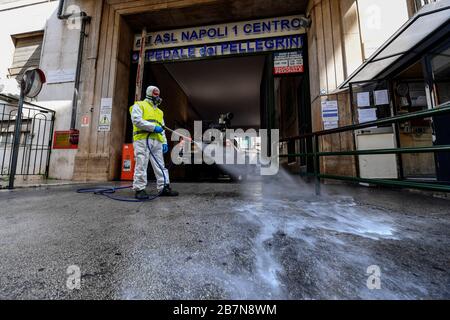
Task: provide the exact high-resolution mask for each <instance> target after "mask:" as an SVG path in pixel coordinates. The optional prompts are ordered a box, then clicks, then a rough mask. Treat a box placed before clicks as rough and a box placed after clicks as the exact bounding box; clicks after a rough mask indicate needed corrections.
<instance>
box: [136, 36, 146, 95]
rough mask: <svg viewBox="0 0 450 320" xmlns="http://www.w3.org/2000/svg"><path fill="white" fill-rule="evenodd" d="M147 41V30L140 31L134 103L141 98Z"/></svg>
mask: <svg viewBox="0 0 450 320" xmlns="http://www.w3.org/2000/svg"><path fill="white" fill-rule="evenodd" d="M146 40H147V29H146V28H144V29H142V33H141V47H140V49H139V62H138V70H137V74H136V91H135V94H134V101H140V100H141V98H142V85H143V80H144V69H145V46H146V44H147V43H146Z"/></svg>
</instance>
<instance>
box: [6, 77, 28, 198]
mask: <svg viewBox="0 0 450 320" xmlns="http://www.w3.org/2000/svg"><path fill="white" fill-rule="evenodd" d="M24 91H25V81H24V80H23V79H22V80H20V98H19V105H18V108H17V116H16V123H15V128H14V144H13V154H12V160H11V166H10V170H9V186H8V189H14V179H15V177H16V169H17V159H18V158H19V147H20V132H21V128H22V109H23V100H24V97H25V92H24Z"/></svg>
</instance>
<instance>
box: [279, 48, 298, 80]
mask: <svg viewBox="0 0 450 320" xmlns="http://www.w3.org/2000/svg"><path fill="white" fill-rule="evenodd" d="M303 71H304V66H303V53H302V52H301V51H294V52H279V53H278V52H277V53H275V54H274V69H273V74H274V75H280V74H291V73H301V72H303Z"/></svg>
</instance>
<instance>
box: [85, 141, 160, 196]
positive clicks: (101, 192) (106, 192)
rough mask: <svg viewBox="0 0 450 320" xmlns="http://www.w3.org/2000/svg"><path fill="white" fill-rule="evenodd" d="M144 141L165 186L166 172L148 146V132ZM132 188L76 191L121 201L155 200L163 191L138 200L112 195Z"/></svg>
mask: <svg viewBox="0 0 450 320" xmlns="http://www.w3.org/2000/svg"><path fill="white" fill-rule="evenodd" d="M146 142H147V149H148V151H150V155H151V156H152V157H153V159H154V160H155V162H156V164H157V165H158V167H159V169H160V170H161V172H162V174H163V177H164V186H165V185H167V178H166V174H165V173H164V166H163V165H161V163H160V162H159V161H158V159H157V158H156V157H155V155H154V154H153V152H152V148H150V133H149V134H148V136H147V140H146ZM132 188H133V186H124V187H97V188H83V189H78V190H77V193H93V194H95V195H101V196H105V197H107V198H109V199H111V200H115V201H121V202H147V201H152V200H155V199H157V198H159V197H160V196H161V194H162V193H163V190H161V191H160V192H159V193H158V194H157V195H154V196H150V198H149V199H147V200H138V199H131V198H123V197H115V196H114V194H115V193H116V191H119V190H126V189H132Z"/></svg>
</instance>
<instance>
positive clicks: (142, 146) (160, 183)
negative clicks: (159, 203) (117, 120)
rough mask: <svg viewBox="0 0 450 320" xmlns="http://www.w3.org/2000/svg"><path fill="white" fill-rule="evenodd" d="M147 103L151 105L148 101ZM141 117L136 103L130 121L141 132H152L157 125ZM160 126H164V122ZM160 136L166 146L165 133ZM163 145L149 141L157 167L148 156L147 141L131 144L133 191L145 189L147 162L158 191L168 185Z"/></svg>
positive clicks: (156, 141) (155, 141) (141, 113)
mask: <svg viewBox="0 0 450 320" xmlns="http://www.w3.org/2000/svg"><path fill="white" fill-rule="evenodd" d="M147 101H148V102H149V103H150V104H151V105H153V104H152V102H151V101H150V100H147ZM142 116H143V112H142V110H141V108H140V107H139V105H138V104H137V103H136V104H134V105H133V108H132V111H131V121H132V122H133V124H134V125H135V126H136V127H138V128H139V129H140V130H142V131H147V132H153V130H155V127H156V126H157V124H155V123H151V122H149V121H145V120H144V119H143V118H142ZM162 124H163V125H164V122H163V123H162ZM162 135H163V136H164V140H165V141H166V142H165V143H166V144H167V138H166V135H165V133H164V132H163V133H162ZM163 144H164V143H161V142H160V141H158V140H154V139H149V145H150V148H151V151H152V153H153V155H154V156H155V158H156V160H157V161H158V162H159V166H158V164H157V163H156V161H155V159H154V158H153V157H152V156H151V155H150V151H149V150H148V147H147V140H138V141H134V142H133V146H134V156H135V159H136V165H135V171H134V181H133V190H134V191H141V190H144V189H145V188H146V187H147V168H148V162H149V161H150V163H151V164H152V168H153V172H154V173H155V176H156V180H157V188H158V191H161V190H162V189H164V186H165V185H169V184H170V178H169V171H168V170H167V169H166V168H165V165H164V156H163ZM160 167H161V168H163V171H161V169H160ZM163 172H164V174H163Z"/></svg>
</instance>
